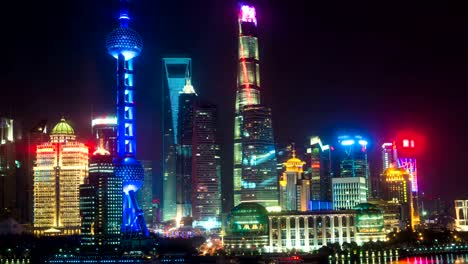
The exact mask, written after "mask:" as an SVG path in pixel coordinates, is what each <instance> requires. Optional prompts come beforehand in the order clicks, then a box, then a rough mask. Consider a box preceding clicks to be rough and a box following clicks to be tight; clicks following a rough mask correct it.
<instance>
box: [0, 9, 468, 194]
mask: <svg viewBox="0 0 468 264" xmlns="http://www.w3.org/2000/svg"><path fill="white" fill-rule="evenodd" d="M315 2H318V1H273V0H269V1H268V0H259V1H254V4H255V5H256V7H257V19H258V28H259V44H260V63H261V81H262V86H261V95H262V101H263V103H265V104H267V105H269V106H271V107H272V109H273V122H274V128H275V134H276V135H275V137H276V141H277V142H278V143H282V144H287V143H289V142H291V141H294V142H296V145H299V146H302V145H304V144H305V143H306V141H307V138H308V137H309V136H312V135H320V136H322V137H324V138H332V137H333V136H336V135H337V134H339V133H340V132H341V131H348V130H354V131H358V133H360V134H362V135H365V136H368V137H369V138H370V145H369V149H370V152H371V155H370V166H371V168H372V169H373V171H375V168H378V167H379V166H380V156H379V151H380V145H381V143H382V142H383V141H384V140H386V139H387V140H388V139H391V138H392V137H393V136H394V135H396V134H397V133H399V132H401V131H413V132H414V133H416V134H418V135H420V136H421V141H420V142H419V143H420V144H419V146H420V147H421V150H424V151H423V153H422V154H421V156H420V157H419V159H418V166H419V179H420V187H421V189H422V190H423V191H425V192H426V193H429V194H433V195H441V196H442V198H445V199H447V200H449V199H454V198H456V197H462V196H464V195H465V194H467V193H468V191H467V188H466V186H468V177H467V176H466V165H467V164H466V163H465V162H466V161H467V160H468V154H467V150H468V143H467V142H468V140H467V138H468V129H467V112H468V111H467V102H466V98H467V97H466V96H465V95H464V89H465V88H467V87H468V80H467V73H468V53H467V50H468V37H467V36H468V16H466V12H465V11H466V10H465V9H464V8H463V7H462V6H456V5H453V6H449V5H448V4H446V3H443V4H444V5H442V3H441V2H439V3H438V5H430V3H429V2H424V3H423V4H418V5H416V4H414V5H411V4H409V3H408V2H405V3H404V4H403V3H398V2H392V4H391V5H390V4H383V3H373V4H369V3H366V5H358V4H356V3H354V2H353V3H352V4H351V3H345V2H344V1H343V2H342V3H339V4H327V5H325V4H318V3H315ZM133 3H134V10H133V16H134V20H133V21H132V24H131V27H132V28H134V29H135V30H137V31H138V32H140V34H141V35H142V37H143V38H144V41H145V42H144V50H143V53H142V54H141V56H140V57H139V58H137V59H136V61H135V70H136V81H135V85H136V88H137V102H138V107H137V130H138V147H139V156H138V158H139V159H153V160H154V161H155V162H156V163H157V164H159V163H158V162H160V158H161V153H160V149H161V147H160V144H161V140H160V139H161V138H160V137H161V135H160V133H161V130H160V120H161V118H160V117H161V111H160V110H161V84H162V67H161V66H162V63H161V58H162V57H165V56H170V55H181V56H189V57H192V59H193V83H194V86H195V89H196V90H197V92H198V94H199V95H200V97H202V98H204V99H209V100H211V101H212V102H214V103H216V104H217V105H218V107H219V111H220V113H219V116H220V118H219V119H220V122H219V123H220V124H219V125H220V129H219V131H220V142H221V146H222V148H223V160H224V163H223V177H224V182H225V183H224V185H223V187H225V190H228V189H231V188H232V187H231V185H230V181H231V180H230V177H231V174H232V173H231V171H232V164H231V163H232V162H231V161H232V137H233V132H232V131H233V118H234V98H235V90H236V69H237V64H236V62H237V35H236V34H237V11H236V10H237V2H235V1H233V0H221V1H220V0H202V1H189V0H166V1H162V0H159V1H156V0H134V1H133ZM118 4H119V3H118V1H117V0H98V1H96V0H81V1H8V3H2V7H3V8H2V15H1V18H0V22H1V24H2V32H3V33H2V41H1V44H0V45H1V48H2V50H3V60H2V62H1V73H0V81H1V84H0V87H1V91H2V94H1V96H0V98H1V103H0V115H3V116H5V115H6V116H12V117H13V118H15V119H16V120H18V122H19V123H22V125H23V127H25V128H30V127H31V126H33V125H34V124H35V123H37V122H38V121H39V119H42V118H47V119H49V120H50V121H51V122H52V123H55V122H57V121H58V120H59V118H60V117H61V116H62V115H64V116H65V117H66V118H68V119H70V120H71V121H72V122H73V125H74V127H75V131H77V133H78V135H79V136H80V137H81V138H82V139H89V138H90V135H91V133H90V132H91V131H90V130H91V128H90V119H91V116H92V113H95V114H99V113H103V112H104V113H105V112H113V111H114V108H115V103H114V101H115V95H116V90H115V75H114V71H115V60H114V59H113V58H112V57H111V56H109V55H108V54H107V52H106V49H105V44H104V39H105V36H106V35H107V34H108V33H109V32H111V30H112V29H114V28H115V27H117V25H118V23H117V16H118ZM156 171H157V168H156ZM450 203H451V202H450Z"/></svg>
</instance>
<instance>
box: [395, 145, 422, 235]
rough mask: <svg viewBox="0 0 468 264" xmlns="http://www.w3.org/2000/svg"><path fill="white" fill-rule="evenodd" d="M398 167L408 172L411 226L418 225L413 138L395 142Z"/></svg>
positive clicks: (416, 168)
mask: <svg viewBox="0 0 468 264" xmlns="http://www.w3.org/2000/svg"><path fill="white" fill-rule="evenodd" d="M397 149H398V167H400V168H403V169H405V170H407V171H408V173H409V175H410V180H411V191H412V193H413V208H414V210H413V216H412V225H413V226H414V225H417V224H419V208H418V205H419V202H418V167H417V164H416V143H415V140H414V139H413V138H403V139H398V141H397Z"/></svg>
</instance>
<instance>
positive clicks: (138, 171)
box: [106, 0, 148, 237]
mask: <svg viewBox="0 0 468 264" xmlns="http://www.w3.org/2000/svg"><path fill="white" fill-rule="evenodd" d="M120 4H121V6H120V15H119V22H120V26H119V27H118V28H116V29H114V30H113V31H112V32H111V33H110V34H109V35H108V36H107V38H106V46H107V51H108V53H109V54H110V55H112V56H113V57H114V58H115V59H116V60H117V69H116V72H117V76H116V77H117V78H116V79H117V159H116V160H115V174H116V176H117V177H120V178H121V179H122V186H123V219H122V232H123V233H124V235H125V236H127V237H135V236H139V235H146V236H147V235H148V230H147V227H146V223H145V220H144V215H143V211H142V210H141V209H140V208H139V207H138V203H137V199H136V192H137V191H138V190H139V189H140V188H141V186H142V185H143V180H144V170H143V167H142V165H141V163H140V162H139V161H138V160H137V159H136V152H137V150H136V127H135V118H136V112H135V108H136V104H135V87H134V76H133V75H134V69H133V61H134V59H135V58H136V57H137V56H138V55H139V54H140V53H141V51H142V49H143V39H142V38H141V37H140V35H139V34H138V33H137V32H136V31H135V30H133V29H131V28H130V27H129V22H130V19H131V17H130V14H129V1H128V0H127V1H125V0H121V1H120Z"/></svg>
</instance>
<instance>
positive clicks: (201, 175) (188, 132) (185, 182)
mask: <svg viewBox="0 0 468 264" xmlns="http://www.w3.org/2000/svg"><path fill="white" fill-rule="evenodd" d="M191 61H192V60H191V59H190V58H164V59H163V67H164V69H165V78H164V81H163V93H164V96H163V114H164V116H163V123H164V124H163V132H164V134H163V157H164V161H163V175H164V176H163V220H164V221H170V220H174V219H176V220H177V222H178V223H180V222H181V220H182V219H184V221H182V222H183V223H184V225H190V223H195V225H201V226H204V225H206V223H209V222H212V221H215V222H216V221H218V222H219V220H220V219H219V217H220V212H221V163H220V162H221V160H220V145H219V142H218V138H217V137H218V135H217V116H218V109H217V106H216V105H214V104H212V103H210V102H207V101H206V100H204V99H202V96H201V95H200V96H199V95H198V94H197V93H196V91H195V88H194V86H193V85H192V62H191Z"/></svg>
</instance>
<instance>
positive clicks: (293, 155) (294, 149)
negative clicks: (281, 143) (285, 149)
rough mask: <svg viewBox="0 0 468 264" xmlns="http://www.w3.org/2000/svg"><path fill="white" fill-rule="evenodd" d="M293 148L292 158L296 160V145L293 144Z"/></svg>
mask: <svg viewBox="0 0 468 264" xmlns="http://www.w3.org/2000/svg"><path fill="white" fill-rule="evenodd" d="M291 148H292V157H293V159H294V158H296V143H294V142H292V143H291Z"/></svg>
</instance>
